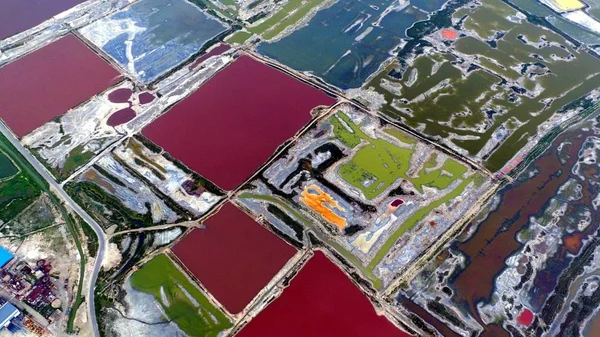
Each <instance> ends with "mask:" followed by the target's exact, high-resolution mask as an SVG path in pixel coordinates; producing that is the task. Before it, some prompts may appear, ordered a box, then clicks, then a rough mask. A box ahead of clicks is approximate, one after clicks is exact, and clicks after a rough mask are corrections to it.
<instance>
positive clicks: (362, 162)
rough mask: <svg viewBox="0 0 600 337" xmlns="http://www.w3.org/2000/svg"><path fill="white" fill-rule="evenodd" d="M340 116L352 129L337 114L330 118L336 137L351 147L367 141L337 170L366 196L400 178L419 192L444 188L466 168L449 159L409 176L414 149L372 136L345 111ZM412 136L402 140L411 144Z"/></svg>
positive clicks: (428, 164) (369, 197) (368, 197)
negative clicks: (368, 182)
mask: <svg viewBox="0 0 600 337" xmlns="http://www.w3.org/2000/svg"><path fill="white" fill-rule="evenodd" d="M337 116H338V117H339V118H341V119H342V120H343V121H344V122H345V123H346V125H348V126H349V127H350V128H351V129H352V132H350V131H349V130H348V129H347V128H346V127H345V126H343V124H342V122H341V121H340V120H338V119H337V118H336V117H335V116H334V117H332V118H330V122H331V123H332V124H333V127H334V130H333V131H334V134H335V136H336V137H337V138H339V139H340V140H341V141H342V142H343V143H344V144H346V145H347V146H349V147H351V148H354V147H356V146H358V145H359V144H360V143H361V142H367V143H368V144H366V145H364V146H363V147H362V148H360V149H359V150H358V151H357V152H356V155H355V156H354V157H353V158H352V160H351V161H350V162H348V163H346V164H344V165H341V166H340V168H339V171H338V174H339V175H340V177H342V179H344V180H345V181H346V182H348V183H350V184H352V186H355V187H356V188H358V189H360V190H361V191H362V192H363V193H364V194H365V197H366V198H367V199H373V198H375V197H377V196H378V195H379V194H381V193H382V192H383V191H384V190H385V189H386V188H388V187H389V186H390V185H392V184H393V183H394V182H396V181H397V180H398V179H406V180H408V181H410V182H411V183H412V184H413V185H414V186H415V188H416V189H417V190H418V191H419V192H422V191H423V186H430V187H435V188H438V189H445V188H446V187H448V186H450V184H451V183H452V182H453V181H454V180H456V179H457V178H458V177H459V176H461V175H462V174H464V173H465V172H466V171H467V168H466V167H465V166H464V165H462V164H460V163H458V162H457V161H455V160H454V159H447V160H446V161H445V162H444V163H443V165H442V167H441V168H439V169H437V170H433V171H429V172H426V171H425V168H423V169H422V170H421V171H420V172H419V176H418V177H417V178H411V177H408V175H407V174H406V171H407V170H408V169H409V168H410V158H411V156H412V154H413V149H412V148H402V147H398V146H396V145H394V144H392V143H390V142H388V141H386V140H384V139H380V138H377V139H374V138H371V137H369V136H367V135H366V134H365V133H364V132H363V131H362V130H361V129H360V127H359V126H357V125H355V124H354V123H353V122H352V121H351V120H350V118H349V117H348V116H346V115H345V114H337ZM390 132H391V133H390ZM387 133H388V134H391V135H393V136H394V137H399V135H400V133H399V132H394V131H387ZM410 139H411V138H410V137H408V136H403V138H402V139H400V140H401V141H402V142H403V143H407V144H409V143H410ZM414 143H415V142H414V140H413V144H414ZM432 159H433V161H432V162H431V160H430V162H428V163H426V165H425V167H429V168H431V167H433V166H435V164H436V162H435V158H433V157H432ZM444 172H447V173H449V174H450V175H448V174H445V173H444ZM365 181H370V184H364V182H365ZM365 185H367V186H365Z"/></svg>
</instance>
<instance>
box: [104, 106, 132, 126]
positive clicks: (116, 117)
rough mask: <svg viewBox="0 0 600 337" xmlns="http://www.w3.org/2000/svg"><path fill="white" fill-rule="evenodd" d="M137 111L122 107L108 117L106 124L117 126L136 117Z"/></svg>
mask: <svg viewBox="0 0 600 337" xmlns="http://www.w3.org/2000/svg"><path fill="white" fill-rule="evenodd" d="M135 115H136V114H135V111H133V109H132V108H125V109H121V110H119V111H117V112H115V113H113V114H112V115H110V117H108V120H107V121H106V124H108V125H109V126H117V125H121V124H125V123H127V122H129V121H130V120H132V119H133V118H135Z"/></svg>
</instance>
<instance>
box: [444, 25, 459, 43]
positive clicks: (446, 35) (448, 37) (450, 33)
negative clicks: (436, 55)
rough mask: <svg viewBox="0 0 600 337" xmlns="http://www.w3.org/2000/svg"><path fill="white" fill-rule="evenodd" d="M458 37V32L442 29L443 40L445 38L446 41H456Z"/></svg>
mask: <svg viewBox="0 0 600 337" xmlns="http://www.w3.org/2000/svg"><path fill="white" fill-rule="evenodd" d="M457 37H458V32H456V31H455V30H454V29H450V28H445V29H442V38H444V39H446V40H454V39H456V38H457Z"/></svg>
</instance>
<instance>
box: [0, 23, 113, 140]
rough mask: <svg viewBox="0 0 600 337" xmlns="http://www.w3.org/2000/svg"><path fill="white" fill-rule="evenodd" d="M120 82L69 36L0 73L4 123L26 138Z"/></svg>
mask: <svg viewBox="0 0 600 337" xmlns="http://www.w3.org/2000/svg"><path fill="white" fill-rule="evenodd" d="M119 79H120V75H119V73H118V72H117V71H116V70H115V69H114V68H113V67H111V66H110V65H109V64H108V63H106V62H105V61H104V60H102V59H101V58H100V57H99V56H98V55H96V54H95V53H94V52H92V51H91V50H90V49H89V48H88V47H87V46H86V45H85V44H83V42H81V41H80V40H79V39H77V38H76V37H75V36H73V35H71V34H69V35H67V36H65V37H63V38H61V39H60V40H58V41H55V42H53V43H51V44H49V45H47V46H45V47H43V48H41V49H39V50H37V51H35V52H33V53H31V54H29V55H27V56H24V57H22V58H20V59H18V60H16V61H15V62H12V63H9V64H7V65H6V66H4V67H2V68H0V102H2V103H1V104H0V118H2V119H3V120H4V121H5V122H6V123H7V124H8V126H9V127H10V128H11V129H12V130H13V132H14V133H15V134H16V135H17V136H18V137H22V136H25V135H26V134H28V133H29V132H31V131H33V130H34V129H36V128H37V127H39V126H41V125H43V124H44V123H46V122H48V121H50V120H52V119H53V118H55V117H56V116H59V115H61V114H63V113H65V112H67V111H68V110H69V109H71V108H73V107H75V106H76V105H78V104H80V103H83V102H84V101H86V100H87V99H89V98H90V97H92V96H94V95H95V94H98V93H99V92H101V91H103V90H105V89H107V88H109V87H110V86H112V85H114V84H115V83H116V82H118V80H119Z"/></svg>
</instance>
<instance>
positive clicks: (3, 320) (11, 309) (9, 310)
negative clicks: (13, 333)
mask: <svg viewBox="0 0 600 337" xmlns="http://www.w3.org/2000/svg"><path fill="white" fill-rule="evenodd" d="M20 314H21V312H20V311H19V309H17V308H16V307H15V306H14V305H12V304H10V303H9V302H6V303H4V304H3V305H2V306H1V307H0V330H2V329H4V328H6V327H7V326H8V325H9V324H10V321H12V319H13V318H15V317H17V316H19V315H20Z"/></svg>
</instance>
